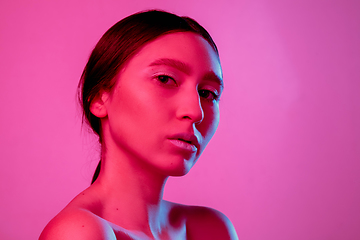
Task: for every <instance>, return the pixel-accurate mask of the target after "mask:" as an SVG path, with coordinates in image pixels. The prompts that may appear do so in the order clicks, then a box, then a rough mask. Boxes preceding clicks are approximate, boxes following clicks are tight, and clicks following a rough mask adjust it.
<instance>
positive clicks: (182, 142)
mask: <svg viewBox="0 0 360 240" xmlns="http://www.w3.org/2000/svg"><path fill="white" fill-rule="evenodd" d="M169 140H170V142H171V143H172V144H174V145H175V146H177V147H179V148H182V149H184V150H188V151H191V152H196V151H197V150H198V149H199V147H200V145H199V141H198V138H197V137H196V136H195V135H194V134H189V133H180V134H175V135H173V136H171V137H170V138H169Z"/></svg>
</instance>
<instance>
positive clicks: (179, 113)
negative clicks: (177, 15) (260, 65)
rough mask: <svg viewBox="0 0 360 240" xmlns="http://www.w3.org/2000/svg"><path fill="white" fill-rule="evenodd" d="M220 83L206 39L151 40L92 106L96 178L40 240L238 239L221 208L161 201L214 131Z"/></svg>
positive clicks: (176, 36)
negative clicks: (97, 141) (96, 122)
mask: <svg viewBox="0 0 360 240" xmlns="http://www.w3.org/2000/svg"><path fill="white" fill-rule="evenodd" d="M222 88H223V86H222V72H221V66H220V62H219V59H218V56H217V55H216V53H215V51H214V50H213V49H212V48H211V46H210V45H209V44H208V43H207V42H206V41H205V40H204V39H203V38H202V37H201V36H199V35H196V34H194V33H189V32H188V33H186V32H178V33H171V34H167V35H164V36H161V37H159V38H157V39H155V40H154V41H152V42H150V43H148V44H146V45H145V46H144V47H143V48H142V49H140V51H139V52H138V53H137V54H136V55H135V56H134V57H133V58H131V59H130V60H129V61H128V62H127V63H126V64H125V66H124V67H123V69H122V70H121V71H120V73H119V74H118V76H117V80H116V84H115V86H114V87H113V89H112V90H111V91H110V92H106V91H103V92H101V93H99V96H98V97H97V98H96V99H95V100H94V101H93V102H92V104H91V111H92V113H93V114H94V115H96V116H97V117H99V118H100V119H101V126H102V139H103V144H102V166H101V172H100V175H99V177H98V179H97V180H96V182H95V183H94V184H92V185H91V186H90V187H89V188H88V189H86V190H85V191H83V192H82V193H80V194H79V195H78V196H77V197H75V199H74V200H73V201H72V202H70V203H69V205H68V206H66V207H65V209H64V210H62V211H61V212H60V213H59V214H58V215H57V216H56V217H55V218H54V219H53V220H52V221H51V222H50V223H49V224H48V225H47V226H46V228H45V229H44V231H43V233H42V234H41V236H40V239H41V240H43V239H80V240H81V239H88V240H89V239H90V240H91V239H237V236H236V233H235V230H234V228H233V226H232V224H231V223H230V221H229V220H228V219H227V218H226V217H225V216H224V215H223V214H222V213H220V212H218V211H216V210H213V209H210V208H205V207H196V206H185V205H180V204H176V203H171V202H168V201H165V200H163V199H162V195H163V189H164V186H165V183H166V180H167V178H168V177H169V176H181V175H184V174H186V173H187V172H188V171H189V170H190V169H191V167H192V166H193V165H194V164H195V162H196V160H197V159H198V158H199V156H200V155H201V153H202V151H203V150H204V148H205V146H206V145H207V143H208V142H209V140H210V139H211V137H212V136H213V134H214V132H215V131H216V128H217V126H218V123H219V97H220V95H221V92H222ZM178 134H180V135H178ZM191 138H192V139H191ZM194 139H197V142H196V141H194ZM190 140H192V141H191V143H190V144H189V143H187V142H186V141H190ZM195 142H196V143H195Z"/></svg>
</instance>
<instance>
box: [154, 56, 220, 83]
mask: <svg viewBox="0 0 360 240" xmlns="http://www.w3.org/2000/svg"><path fill="white" fill-rule="evenodd" d="M160 65H166V66H169V67H173V68H176V69H178V70H180V71H182V72H184V73H185V74H190V73H191V67H190V66H189V65H188V64H186V63H184V62H182V61H179V60H176V59H171V58H160V59H157V60H155V61H154V62H152V63H150V65H149V66H150V67H152V66H160ZM203 78H204V79H205V80H207V81H213V82H215V83H217V84H219V85H220V87H221V88H224V82H223V80H222V78H221V77H219V76H217V75H216V74H215V73H214V72H213V71H209V72H207V73H206V74H205V75H204V77H203Z"/></svg>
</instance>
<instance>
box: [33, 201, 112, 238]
mask: <svg viewBox="0 0 360 240" xmlns="http://www.w3.org/2000/svg"><path fill="white" fill-rule="evenodd" d="M55 239H62V240H66V239H78V240H82V239H87V240H92V239H97V240H100V239H101V240H105V239H106V240H116V236H115V234H114V231H113V230H112V228H111V226H110V225H109V224H107V223H106V222H105V221H104V220H103V219H101V218H99V217H98V216H96V215H95V214H93V213H92V212H90V211H88V210H86V209H81V208H72V207H66V208H65V209H64V210H63V211H61V212H60V213H59V214H58V215H57V216H56V217H54V218H53V219H52V220H51V221H50V222H49V223H48V225H47V226H46V227H45V229H44V230H43V232H42V233H41V235H40V238H39V240H55Z"/></svg>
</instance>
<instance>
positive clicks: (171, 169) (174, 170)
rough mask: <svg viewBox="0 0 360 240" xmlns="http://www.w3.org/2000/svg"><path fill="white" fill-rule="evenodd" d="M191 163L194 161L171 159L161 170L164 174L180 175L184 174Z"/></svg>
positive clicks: (190, 166) (188, 169)
mask: <svg viewBox="0 0 360 240" xmlns="http://www.w3.org/2000/svg"><path fill="white" fill-rule="evenodd" d="M193 165H194V161H192V160H182V161H173V162H171V163H170V165H168V166H166V167H165V168H162V169H161V171H162V173H163V174H164V175H166V176H172V177H181V176H184V175H186V174H187V173H188V172H189V171H190V169H191V168H192V166H193Z"/></svg>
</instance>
